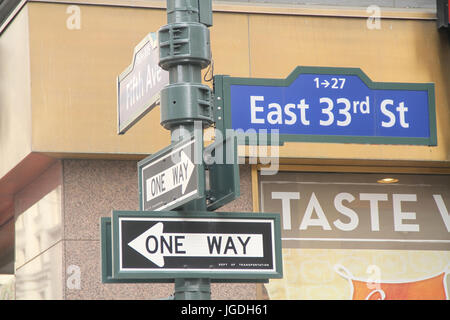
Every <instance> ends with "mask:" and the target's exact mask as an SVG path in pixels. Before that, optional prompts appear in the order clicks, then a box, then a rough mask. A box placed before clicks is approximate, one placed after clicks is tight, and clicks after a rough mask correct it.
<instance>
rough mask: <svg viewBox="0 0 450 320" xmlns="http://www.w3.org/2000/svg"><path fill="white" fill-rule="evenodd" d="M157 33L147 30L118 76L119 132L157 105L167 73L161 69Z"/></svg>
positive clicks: (167, 78) (167, 77)
mask: <svg viewBox="0 0 450 320" xmlns="http://www.w3.org/2000/svg"><path fill="white" fill-rule="evenodd" d="M158 62H159V48H158V41H157V39H156V33H149V34H148V35H147V36H146V37H145V38H144V39H143V40H142V41H141V42H140V43H139V44H138V45H137V46H136V48H135V49H134V56H133V62H132V63H131V65H130V66H128V68H127V69H126V70H125V71H124V72H122V74H120V76H119V77H118V78H117V106H118V125H119V134H124V133H125V132H126V131H127V130H128V129H129V128H131V126H133V125H134V124H135V123H136V122H137V121H138V120H139V119H141V118H142V117H143V116H144V115H145V114H146V113H148V112H149V111H150V110H152V109H153V108H154V107H156V105H157V103H158V102H159V94H160V91H161V89H162V88H164V86H165V85H167V84H168V83H169V73H168V72H167V71H164V70H163V69H161V68H160V67H159V65H158Z"/></svg>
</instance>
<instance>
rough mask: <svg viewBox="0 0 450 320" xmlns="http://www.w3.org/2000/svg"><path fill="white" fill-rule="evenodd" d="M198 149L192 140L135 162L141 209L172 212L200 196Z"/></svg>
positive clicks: (201, 193)
mask: <svg viewBox="0 0 450 320" xmlns="http://www.w3.org/2000/svg"><path fill="white" fill-rule="evenodd" d="M200 148H201V145H199V146H197V143H196V140H195V138H194V137H191V138H190V139H187V140H184V141H182V142H178V143H175V144H171V145H170V146H168V147H166V148H164V149H162V150H161V151H159V152H157V153H155V154H154V155H151V156H150V157H147V158H145V159H144V160H142V161H140V162H139V163H138V176H139V195H140V201H139V203H140V208H141V210H148V211H159V210H171V209H174V208H176V207H179V206H181V205H183V204H185V203H187V202H189V201H191V200H193V199H197V198H200V197H202V196H203V194H204V190H201V188H200V186H201V185H202V184H201V183H199V181H200V179H203V177H204V170H199V168H198V165H197V164H196V163H201V150H200Z"/></svg>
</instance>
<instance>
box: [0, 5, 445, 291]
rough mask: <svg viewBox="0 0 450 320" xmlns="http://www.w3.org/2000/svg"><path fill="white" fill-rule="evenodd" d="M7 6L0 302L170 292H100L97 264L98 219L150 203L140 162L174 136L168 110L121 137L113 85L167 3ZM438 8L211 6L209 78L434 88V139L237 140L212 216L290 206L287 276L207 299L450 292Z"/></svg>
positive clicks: (119, 287)
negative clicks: (235, 173) (235, 182)
mask: <svg viewBox="0 0 450 320" xmlns="http://www.w3.org/2000/svg"><path fill="white" fill-rule="evenodd" d="M1 6H3V7H1ZM0 9H1V10H2V12H3V14H2V19H3V23H2V25H1V26H0V64H1V65H0V273H1V274H2V277H1V278H0V281H2V283H3V285H2V284H1V283H0V285H1V287H0V288H1V289H0V290H1V291H0V298H4V299H8V298H12V299H157V298H165V297H168V296H169V295H171V294H172V293H173V284H150V283H147V284H142V283H141V284H124V283H116V284H103V283H102V280H101V254H100V249H101V243H100V218H101V217H107V216H110V215H111V211H112V210H138V209H139V198H138V196H139V194H138V193H139V192H138V183H137V182H138V172H137V162H138V161H140V160H142V159H144V158H145V157H146V156H148V155H151V154H154V153H155V152H157V151H159V150H160V149H162V148H164V147H165V146H167V145H168V144H169V143H170V133H169V132H168V131H167V130H164V129H163V128H162V127H161V126H160V113H159V108H155V109H154V110H153V111H152V112H150V113H149V114H147V115H146V116H145V117H143V118H142V119H141V120H140V121H139V122H137V123H136V124H135V125H134V126H133V127H132V128H131V129H130V130H129V131H128V132H126V134H124V135H118V134H117V92H116V91H117V87H116V85H117V83H116V82H117V76H118V75H119V74H120V73H121V72H122V71H123V70H125V68H126V67H127V66H128V65H129V64H130V62H131V59H132V57H133V49H134V48H135V46H136V45H137V44H138V43H139V42H140V41H141V40H142V39H143V38H144V37H145V36H146V35H147V34H148V33H150V32H156V31H157V30H158V29H159V28H160V27H161V26H163V25H165V24H166V23H167V20H166V11H165V9H166V4H165V1H159V0H154V1H128V0H111V1H108V2H106V1H100V0H89V1H68V0H67V1H66V0H60V1H52V0H39V1H34V0H28V1H3V2H2V3H1V4H0ZM436 10H437V9H436V3H434V1H408V0H405V1H400V0H395V1H394V0H393V1H381V0H380V1H309V2H308V3H307V2H306V1H305V2H302V1H214V2H213V13H214V14H213V26H212V27H211V49H212V56H213V61H214V68H213V69H210V70H209V71H207V70H204V71H203V72H204V74H205V79H206V80H208V77H207V76H206V73H207V72H213V74H214V75H228V76H230V77H234V78H264V79H269V78H270V79H285V78H287V77H288V75H289V74H291V73H292V72H293V70H295V68H296V67H298V66H314V67H326V68H359V69H360V70H362V72H363V73H364V74H365V75H366V76H367V77H368V78H370V79H371V81H373V82H379V83H381V82H383V83H422V84H423V83H432V84H434V86H433V88H434V89H433V93H434V98H435V101H434V108H433V112H434V116H435V125H434V128H433V129H434V131H433V132H434V135H435V140H436V143H431V144H417V143H400V144H399V143H392V140H389V139H387V140H386V141H382V140H377V141H375V142H365V141H364V140H354V139H353V140H352V139H349V140H348V141H345V139H344V140H342V139H341V140H339V139H338V140H333V139H331V140H327V139H325V140H324V141H317V140H314V139H313V140H311V141H305V140H301V139H300V140H298V141H285V142H284V143H282V144H281V145H276V146H274V145H272V146H269V147H267V146H258V147H256V148H255V147H253V146H248V145H247V146H246V145H241V146H239V157H240V160H241V165H240V179H241V180H240V197H239V198H238V199H237V200H235V201H233V202H231V203H229V204H227V205H225V206H224V207H221V208H219V209H218V210H217V211H230V212H231V211H236V212H255V214H256V213H257V212H261V211H262V212H275V213H279V214H280V217H281V228H282V247H283V249H282V253H283V269H284V275H283V278H282V279H277V280H270V281H269V282H268V283H265V284H254V283H240V284H223V283H221V284H218V283H217V284H216V283H215V284H212V298H213V299H364V298H385V299H408V298H412V299H418V298H430V299H440V298H445V299H448V298H449V294H448V288H450V277H449V276H448V274H449V273H450V233H449V232H450V217H449V212H450V41H449V39H450V38H449V32H448V30H447V29H445V28H440V29H438V27H437V23H436V17H437V12H436ZM206 80H205V82H204V83H205V84H207V85H209V86H210V87H212V86H213V83H212V81H206ZM296 103H300V102H296ZM355 108H356V107H355ZM351 110H356V109H351ZM355 114H356V111H355ZM338 115H339V114H338V113H336V119H337V120H342V119H343V118H339V117H338ZM399 117H400V113H399V114H398V118H397V121H401V120H400V118H399ZM323 119H325V118H323ZM388 119H389V117H387V118H386V119H385V120H386V121H387V120H388ZM403 120H404V123H405V124H407V122H408V119H407V118H406V119H403ZM424 121H426V120H424ZM206 136H208V137H209V140H208V138H205V140H206V142H207V143H210V142H211V141H212V137H211V132H210V131H209V133H208V131H207V134H206ZM294 140H295V139H294ZM268 166H271V168H272V169H275V172H272V173H271V174H270V175H268V174H267V171H266V169H267V167H268ZM272 171H273V170H272ZM386 178H391V179H393V180H390V181H389V180H386ZM383 179H385V180H383ZM387 182H391V183H387ZM399 288H403V289H405V290H403V289H402V290H400V289H399ZM399 292H400V293H399ZM418 294H421V296H418Z"/></svg>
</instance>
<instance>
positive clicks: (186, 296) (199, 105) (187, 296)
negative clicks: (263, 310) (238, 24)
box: [158, 0, 214, 300]
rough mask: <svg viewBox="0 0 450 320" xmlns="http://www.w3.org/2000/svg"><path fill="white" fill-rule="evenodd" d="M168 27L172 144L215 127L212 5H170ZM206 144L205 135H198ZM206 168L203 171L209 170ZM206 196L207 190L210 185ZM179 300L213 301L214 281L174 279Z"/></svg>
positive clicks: (165, 100)
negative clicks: (210, 76)
mask: <svg viewBox="0 0 450 320" xmlns="http://www.w3.org/2000/svg"><path fill="white" fill-rule="evenodd" d="M167 23H168V24H167V25H165V26H163V27H162V28H160V29H159V31H158V39H159V40H158V41H159V48H160V54H159V57H160V60H159V65H160V67H161V68H163V69H164V70H167V71H168V72H169V78H170V80H169V85H167V86H166V87H165V88H164V89H162V90H161V125H162V126H163V127H164V128H166V129H168V130H170V131H171V140H172V142H177V141H179V140H180V139H181V138H182V137H183V134H180V132H189V133H190V134H195V133H194V127H195V125H194V124H195V123H196V122H200V123H202V126H201V128H202V130H203V128H206V127H208V126H210V125H212V123H213V122H214V120H213V119H214V118H213V98H212V92H211V89H210V88H209V87H208V86H206V85H203V84H202V76H201V70H202V69H204V68H206V67H207V66H208V65H209V64H210V63H211V46H210V34H209V29H208V27H210V26H212V0H167ZM195 136H196V138H197V141H196V143H199V144H201V147H202V154H203V134H198V133H197V134H196V135H195ZM204 169H205V166H204V164H202V165H201V166H200V169H199V170H204ZM201 183H203V190H204V189H205V188H204V187H205V180H204V179H203V181H202V182H201ZM179 210H180V211H202V212H204V211H207V205H206V197H203V198H200V199H197V200H195V201H192V202H190V203H189V204H187V205H184V206H182V207H181V208H180V209H179ZM174 298H175V299H176V300H209V299H211V282H210V279H203V278H202V279H198V278H178V279H175V294H174Z"/></svg>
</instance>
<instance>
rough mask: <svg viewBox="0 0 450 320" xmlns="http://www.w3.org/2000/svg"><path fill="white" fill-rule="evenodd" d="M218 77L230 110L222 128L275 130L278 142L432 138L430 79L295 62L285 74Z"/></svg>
mask: <svg viewBox="0 0 450 320" xmlns="http://www.w3.org/2000/svg"><path fill="white" fill-rule="evenodd" d="M219 83H220V82H219ZM222 83H223V88H222V90H223V96H224V97H223V100H224V101H223V103H224V110H229V111H230V113H231V114H226V112H225V113H224V114H223V118H224V119H223V121H224V124H223V126H224V128H232V129H234V130H238V129H240V130H242V131H243V132H249V130H250V131H251V130H256V132H262V131H267V133H270V131H271V130H278V132H279V134H280V142H282V143H283V142H285V141H316V142H349V143H373V144H417V145H436V144H437V141H436V140H437V139H436V119H435V99H434V84H432V83H424V84H422V83H421V84H419V83H381V82H373V81H371V80H370V79H369V78H368V77H367V76H366V75H365V74H364V73H363V72H362V71H361V70H360V69H358V68H325V67H297V68H296V69H295V70H294V71H293V72H292V73H291V74H290V75H289V76H288V77H287V78H286V79H254V78H231V77H226V76H224V77H223V79H222ZM221 118H222V117H221ZM218 120H219V121H220V120H221V119H218V118H217V117H216V121H218ZM261 130H262V131H261ZM238 131H239V130H238ZM242 131H241V132H242Z"/></svg>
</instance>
